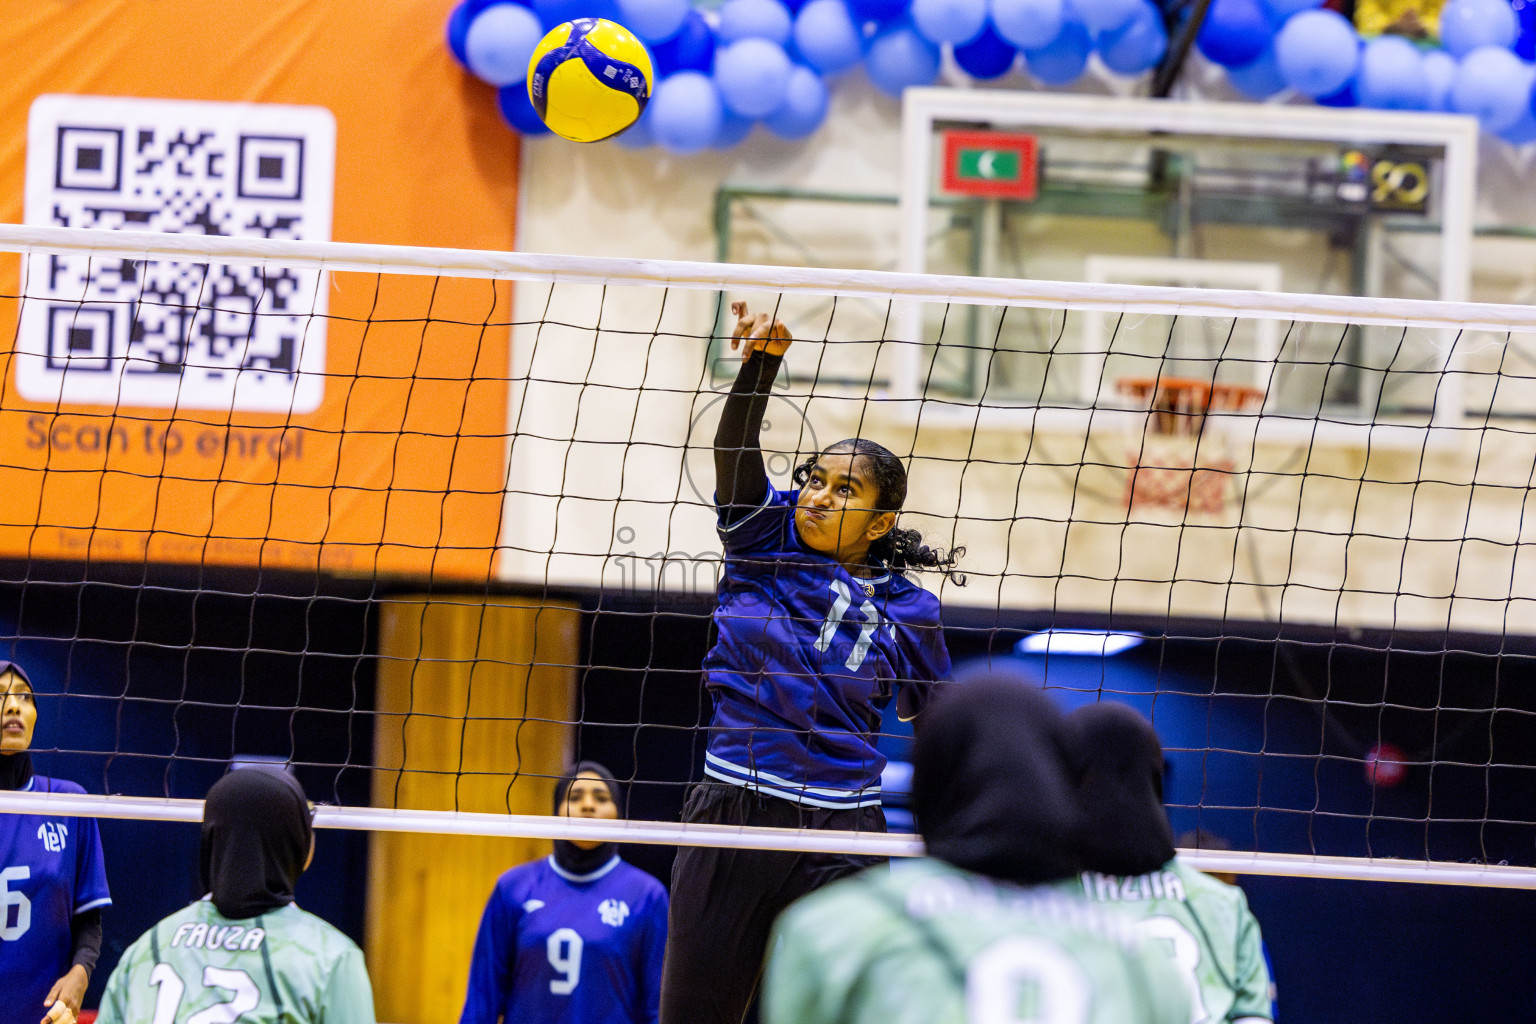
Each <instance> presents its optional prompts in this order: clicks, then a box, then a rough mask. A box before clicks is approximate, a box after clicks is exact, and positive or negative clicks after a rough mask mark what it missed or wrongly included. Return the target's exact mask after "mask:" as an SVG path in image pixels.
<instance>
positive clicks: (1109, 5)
mask: <svg viewBox="0 0 1536 1024" xmlns="http://www.w3.org/2000/svg"><path fill="white" fill-rule="evenodd" d="M1141 4H1142V0H1075V2H1074V3H1073V8H1074V9H1075V10H1076V11H1077V16H1078V17H1079V18H1081V19H1082V21H1083V24H1084V25H1087V26H1088V31H1089V33H1091V34H1092V35H1100V34H1101V33H1104V32H1114V31H1117V30H1118V29H1122V28H1124V27H1125V26H1126V24H1127V23H1129V22H1130V20H1131V19H1132V18H1133V17H1135V16H1136V13H1137V11H1138V9H1139V8H1140V7H1141Z"/></svg>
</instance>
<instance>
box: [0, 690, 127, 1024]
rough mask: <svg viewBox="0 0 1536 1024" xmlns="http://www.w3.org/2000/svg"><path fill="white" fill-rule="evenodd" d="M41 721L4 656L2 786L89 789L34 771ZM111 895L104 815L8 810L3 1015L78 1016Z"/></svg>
mask: <svg viewBox="0 0 1536 1024" xmlns="http://www.w3.org/2000/svg"><path fill="white" fill-rule="evenodd" d="M36 726H37V699H36V697H35V696H34V695H33V693H32V683H31V681H30V680H29V679H28V678H27V674H26V673H25V672H23V671H22V669H21V666H20V665H16V664H13V663H11V662H9V661H0V789H8V790H22V791H27V792H33V793H83V792H85V791H84V790H83V789H81V788H80V787H79V786H77V785H75V784H74V783H73V782H66V781H64V780H62V779H50V778H47V777H45V776H42V775H36V774H33V771H32V755H31V754H30V753H28V751H29V750H30V749H31V746H32V733H33V730H34V729H35V728H36ZM111 902H112V900H111V898H110V897H109V896H108V894H107V866H106V862H105V860H104V859H103V858H102V853H101V836H100V834H99V833H98V832H97V830H96V819H94V818H75V817H69V816H66V815H61V814H56V813H45V814H0V1024H39V1021H44V1022H47V1024H74V1020H75V1017H76V1016H77V1015H78V1014H79V1012H80V1000H81V999H83V998H84V997H85V988H86V984H87V983H88V982H89V981H90V977H91V971H92V969H93V968H95V966H96V958H97V957H98V956H100V955H101V908H102V907H105V906H107V905H108V904H109V903H111Z"/></svg>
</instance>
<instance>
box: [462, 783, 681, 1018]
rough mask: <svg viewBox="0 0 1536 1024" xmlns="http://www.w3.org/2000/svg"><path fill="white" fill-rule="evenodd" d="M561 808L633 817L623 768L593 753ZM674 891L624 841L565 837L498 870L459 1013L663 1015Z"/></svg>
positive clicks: (560, 790) (561, 790)
mask: <svg viewBox="0 0 1536 1024" xmlns="http://www.w3.org/2000/svg"><path fill="white" fill-rule="evenodd" d="M554 812H555V813H556V814H557V815H563V816H568V817H572V818H589V819H590V818H598V819H602V818H608V819H618V818H622V817H623V816H624V791H623V789H622V788H621V787H620V786H619V784H618V782H617V780H615V779H614V777H613V773H612V772H610V771H609V770H608V769H607V768H605V767H603V766H602V765H600V764H598V763H597V762H596V761H582V762H581V763H580V764H578V765H576V766H575V767H574V768H572V769H571V770H570V771H568V772H566V773H565V775H564V776H563V777H562V778H561V779H560V780H559V781H558V782H556V783H555V801H554ZM666 945H667V891H666V889H664V888H663V887H662V885H661V883H660V882H658V881H656V879H654V878H652V877H651V876H650V875H649V874H647V873H646V872H644V871H642V870H640V869H639V868H637V867H635V866H634V865H632V864H628V863H626V862H625V861H624V859H623V858H622V857H620V856H619V848H618V844H617V843H612V842H601V841H597V840H581V839H557V840H555V851H554V853H552V854H550V856H548V857H544V858H541V859H539V860H536V861H531V862H529V863H527V864H519V865H518V866H517V867H515V868H512V869H511V870H510V871H507V872H505V873H504V874H502V876H501V877H500V878H499V879H497V881H496V887H495V889H493V890H492V891H491V897H490V899H489V900H488V901H487V902H486V905H485V913H484V914H483V915H482V916H481V918H480V930H479V932H478V933H477V934H476V936H475V952H474V957H473V959H472V960H471V961H470V966H469V987H468V991H467V992H466V993H465V997H464V1009H463V1012H462V1013H461V1014H460V1016H459V1020H460V1024H497V1022H498V1021H505V1022H506V1024H515V1022H521V1021H539V1022H540V1024H565V1022H569V1024H586V1022H589V1021H603V1022H605V1024H655V1021H656V1014H657V1006H658V1003H659V1000H660V997H661V962H662V953H663V951H664V950H665V949H666Z"/></svg>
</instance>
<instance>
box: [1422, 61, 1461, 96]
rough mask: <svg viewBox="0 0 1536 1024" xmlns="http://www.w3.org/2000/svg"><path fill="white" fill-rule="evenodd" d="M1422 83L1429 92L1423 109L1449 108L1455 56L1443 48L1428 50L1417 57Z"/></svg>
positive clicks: (1454, 76)
mask: <svg viewBox="0 0 1536 1024" xmlns="http://www.w3.org/2000/svg"><path fill="white" fill-rule="evenodd" d="M1419 67H1420V69H1421V70H1422V71H1423V72H1424V85H1425V88H1426V89H1427V90H1428V93H1429V103H1428V105H1427V106H1426V107H1425V108H1424V109H1425V110H1450V109H1451V83H1452V82H1454V81H1456V67H1457V64H1456V58H1455V57H1452V56H1451V55H1450V54H1448V53H1446V52H1445V51H1444V50H1430V51H1429V52H1428V53H1425V54H1423V55H1422V56H1420V58H1419Z"/></svg>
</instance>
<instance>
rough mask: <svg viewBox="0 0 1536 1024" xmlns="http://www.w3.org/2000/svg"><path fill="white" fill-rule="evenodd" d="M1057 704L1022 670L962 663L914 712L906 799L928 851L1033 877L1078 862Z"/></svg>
mask: <svg viewBox="0 0 1536 1024" xmlns="http://www.w3.org/2000/svg"><path fill="white" fill-rule="evenodd" d="M1062 729H1063V717H1062V714H1061V711H1060V709H1058V708H1057V707H1056V705H1055V704H1054V703H1053V702H1052V701H1051V699H1050V698H1049V697H1047V696H1046V695H1045V694H1044V693H1042V692H1041V691H1040V688H1039V686H1038V684H1037V683H1035V681H1034V680H1033V679H1031V678H1029V677H1027V676H1024V675H1021V674H1018V673H1014V672H1009V671H1006V670H1002V669H998V668H988V669H984V670H981V671H976V672H963V673H961V674H960V676H959V677H958V680H957V682H956V683H955V684H954V685H952V686H947V687H945V688H944V690H943V691H942V692H941V693H940V695H939V697H938V698H937V699H935V700H934V701H933V703H932V705H931V706H929V707H928V708H927V709H926V710H924V711H923V715H922V718H921V720H920V721H919V722H918V726H917V740H916V743H915V744H914V748H913V756H912V761H913V779H912V806H913V810H914V812H915V813H916V815H917V823H918V827H919V828H920V829H921V831H922V833H923V838H924V839H925V840H926V841H927V844H928V852H929V853H930V854H932V855H933V856H935V857H938V858H939V859H940V860H945V861H948V862H949V863H951V864H954V865H955V866H957V867H961V868H965V869H967V870H969V871H976V872H979V873H981V874H984V875H990V876H991V877H993V878H1000V879H1004V880H1006V881H1010V882H1018V883H1022V884H1026V885H1034V884H1038V883H1041V882H1049V881H1053V880H1055V879H1058V878H1065V877H1067V876H1069V875H1072V874H1073V873H1075V872H1076V871H1077V870H1078V861H1077V855H1076V840H1077V829H1078V811H1077V804H1076V801H1074V800H1073V798H1072V789H1071V780H1070V777H1069V775H1068V772H1067V767H1066V763H1065V756H1064V753H1065V752H1064V749H1063V737H1062Z"/></svg>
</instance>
